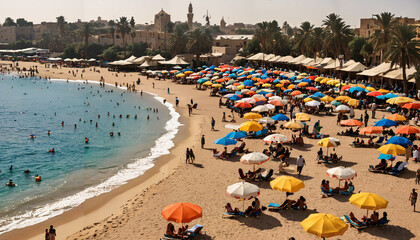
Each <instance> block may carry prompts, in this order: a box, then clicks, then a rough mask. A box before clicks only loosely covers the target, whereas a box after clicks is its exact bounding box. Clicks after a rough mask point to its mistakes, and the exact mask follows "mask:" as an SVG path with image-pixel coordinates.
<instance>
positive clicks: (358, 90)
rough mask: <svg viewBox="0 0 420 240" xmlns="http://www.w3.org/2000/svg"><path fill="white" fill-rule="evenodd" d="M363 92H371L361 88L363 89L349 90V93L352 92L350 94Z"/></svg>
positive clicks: (353, 88)
mask: <svg viewBox="0 0 420 240" xmlns="http://www.w3.org/2000/svg"><path fill="white" fill-rule="evenodd" d="M363 91H365V92H369V91H368V90H366V89H364V88H361V87H352V88H350V89H349V92H350V93H354V92H363Z"/></svg>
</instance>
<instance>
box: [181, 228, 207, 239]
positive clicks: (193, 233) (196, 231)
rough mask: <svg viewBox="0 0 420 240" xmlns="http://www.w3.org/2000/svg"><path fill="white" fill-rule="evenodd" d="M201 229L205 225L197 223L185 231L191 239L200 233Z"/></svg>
mask: <svg viewBox="0 0 420 240" xmlns="http://www.w3.org/2000/svg"><path fill="white" fill-rule="evenodd" d="M201 229H203V225H200V224H195V225H194V226H193V227H192V228H190V229H188V230H187V231H185V233H186V234H187V239H191V238H193V237H195V236H197V235H199V234H200V232H201Z"/></svg>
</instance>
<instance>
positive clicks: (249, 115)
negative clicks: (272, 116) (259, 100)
mask: <svg viewBox="0 0 420 240" xmlns="http://www.w3.org/2000/svg"><path fill="white" fill-rule="evenodd" d="M243 118H244V119H249V120H258V119H260V118H262V116H261V114H259V113H254V112H249V113H245V114H244V117H243Z"/></svg>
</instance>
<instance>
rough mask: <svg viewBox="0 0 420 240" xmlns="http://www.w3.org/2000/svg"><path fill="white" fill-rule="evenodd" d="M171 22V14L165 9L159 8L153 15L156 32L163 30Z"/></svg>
mask: <svg viewBox="0 0 420 240" xmlns="http://www.w3.org/2000/svg"><path fill="white" fill-rule="evenodd" d="M170 22H171V15H169V14H167V13H166V12H165V11H163V9H162V10H160V12H158V13H157V14H156V15H155V23H154V28H155V31H156V32H165V31H166V28H167V26H168V23H170Z"/></svg>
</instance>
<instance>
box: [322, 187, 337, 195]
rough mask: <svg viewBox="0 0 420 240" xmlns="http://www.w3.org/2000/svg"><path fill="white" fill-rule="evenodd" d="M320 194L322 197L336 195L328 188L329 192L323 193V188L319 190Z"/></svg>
mask: <svg viewBox="0 0 420 240" xmlns="http://www.w3.org/2000/svg"><path fill="white" fill-rule="evenodd" d="M321 192H322V194H323V195H326V196H328V197H329V196H333V195H335V194H336V193H335V192H333V191H332V188H330V191H328V192H327V191H325V190H324V189H323V188H321Z"/></svg>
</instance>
